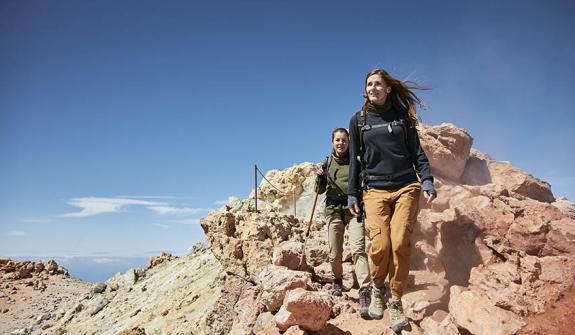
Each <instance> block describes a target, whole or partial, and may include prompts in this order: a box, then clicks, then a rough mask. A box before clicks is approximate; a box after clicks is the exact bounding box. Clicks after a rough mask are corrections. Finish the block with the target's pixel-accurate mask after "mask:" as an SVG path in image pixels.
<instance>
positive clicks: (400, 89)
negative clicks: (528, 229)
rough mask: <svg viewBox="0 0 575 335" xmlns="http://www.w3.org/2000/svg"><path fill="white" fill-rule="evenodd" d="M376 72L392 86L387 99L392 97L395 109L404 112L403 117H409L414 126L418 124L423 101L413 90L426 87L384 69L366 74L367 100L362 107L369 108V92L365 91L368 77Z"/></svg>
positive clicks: (364, 82)
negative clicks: (392, 74)
mask: <svg viewBox="0 0 575 335" xmlns="http://www.w3.org/2000/svg"><path fill="white" fill-rule="evenodd" d="M375 74H377V75H380V76H381V78H382V79H383V80H384V81H385V84H386V85H387V86H388V87H390V88H391V92H389V94H388V95H387V99H391V103H392V104H393V107H394V109H395V110H397V111H398V112H399V113H401V114H404V115H403V117H405V118H408V119H409V121H410V122H411V123H412V124H413V125H414V126H415V125H417V124H418V117H417V105H419V106H420V107H422V106H423V103H422V101H421V99H420V98H419V97H418V96H417V95H416V94H415V93H413V91H414V90H424V89H425V88H424V87H421V86H419V85H418V84H417V83H415V82H412V81H401V80H399V79H395V78H394V77H392V76H391V75H390V74H389V73H388V72H387V71H385V70H383V69H374V70H371V71H369V73H368V74H367V75H366V76H365V80H364V81H363V87H364V89H363V97H364V99H365V100H364V102H363V107H362V109H363V110H367V109H366V107H367V103H368V102H369V100H368V98H367V94H366V93H365V87H366V85H367V79H368V78H369V77H371V76H373V75H375Z"/></svg>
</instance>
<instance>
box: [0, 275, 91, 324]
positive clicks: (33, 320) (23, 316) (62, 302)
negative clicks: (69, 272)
mask: <svg viewBox="0 0 575 335" xmlns="http://www.w3.org/2000/svg"><path fill="white" fill-rule="evenodd" d="M43 281H44V283H45V284H46V288H45V289H44V290H43V291H41V290H35V289H34V288H33V287H32V286H27V285H26V280H14V281H12V280H10V281H6V280H0V334H10V333H11V332H12V331H14V330H16V329H21V328H26V327H32V326H34V329H38V330H39V329H42V328H44V329H47V328H49V327H50V326H51V325H52V324H54V323H55V321H56V318H58V316H59V315H60V312H63V311H65V310H67V308H69V307H70V305H71V304H73V302H74V301H76V299H77V298H80V297H82V296H84V295H86V294H88V292H89V291H90V288H91V287H92V286H93V284H90V283H86V282H82V281H80V280H78V279H71V278H68V277H65V276H63V275H57V276H49V277H48V278H46V279H44V280H43ZM42 316H44V318H45V319H47V320H42V321H39V320H38V319H39V318H41V317H42Z"/></svg>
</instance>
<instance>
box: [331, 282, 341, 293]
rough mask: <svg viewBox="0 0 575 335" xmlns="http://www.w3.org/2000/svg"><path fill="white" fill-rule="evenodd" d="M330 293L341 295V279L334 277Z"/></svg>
mask: <svg viewBox="0 0 575 335" xmlns="http://www.w3.org/2000/svg"><path fill="white" fill-rule="evenodd" d="M331 295H335V296H336V297H341V296H342V293H341V279H334V280H333V284H332V286H331Z"/></svg>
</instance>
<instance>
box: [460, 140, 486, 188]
mask: <svg viewBox="0 0 575 335" xmlns="http://www.w3.org/2000/svg"><path fill="white" fill-rule="evenodd" d="M492 161H494V160H493V159H492V158H491V157H489V156H487V155H486V154H484V153H482V152H480V151H478V150H476V149H473V148H472V149H471V151H470V154H469V157H468V158H467V162H466V163H465V169H464V170H463V174H462V175H461V178H460V179H459V180H460V181H461V183H463V184H466V185H485V184H489V183H491V173H490V172H489V163H490V162H492Z"/></svg>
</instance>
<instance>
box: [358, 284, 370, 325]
mask: <svg viewBox="0 0 575 335" xmlns="http://www.w3.org/2000/svg"><path fill="white" fill-rule="evenodd" d="M370 301H371V299H370V298H369V289H368V288H367V287H363V288H360V289H359V315H360V316H361V317H362V318H363V319H368V318H369V303H370Z"/></svg>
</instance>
